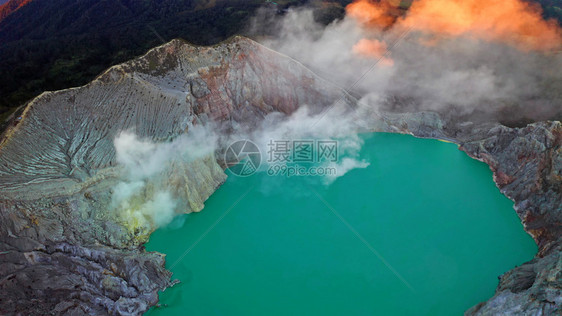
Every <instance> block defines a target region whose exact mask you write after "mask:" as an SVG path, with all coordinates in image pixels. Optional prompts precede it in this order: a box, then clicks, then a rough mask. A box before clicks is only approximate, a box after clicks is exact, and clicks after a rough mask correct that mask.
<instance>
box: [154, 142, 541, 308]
mask: <svg viewBox="0 0 562 316" xmlns="http://www.w3.org/2000/svg"><path fill="white" fill-rule="evenodd" d="M360 138H361V140H362V142H363V147H362V149H361V150H360V151H359V153H358V155H357V156H356V157H355V159H357V160H364V161H367V162H368V163H369V165H368V166H366V167H365V168H364V169H355V170H351V171H349V172H348V173H347V174H346V175H344V176H342V177H339V178H337V179H335V181H333V182H331V183H330V184H329V185H326V183H325V182H324V181H322V179H321V178H314V177H286V176H274V177H272V176H268V175H267V173H265V172H258V173H256V174H254V175H253V176H250V177H244V178H241V177H236V176H234V175H232V174H230V175H229V178H228V180H227V182H226V183H225V184H224V185H223V186H222V187H221V188H219V190H218V191H217V192H216V193H215V194H214V195H212V196H211V197H210V199H209V200H208V201H207V202H206V206H205V209H204V210H203V211H202V212H201V213H195V214H189V215H182V216H180V217H177V218H176V219H175V220H174V221H173V222H172V224H171V225H169V226H167V227H165V228H161V229H159V230H157V231H156V232H155V233H153V234H152V236H151V238H150V241H149V243H148V244H147V245H146V247H147V249H148V250H149V251H159V252H162V253H165V254H167V257H166V265H167V268H170V269H171V270H172V272H174V275H173V278H175V279H179V280H180V281H181V283H180V284H178V285H176V286H174V287H173V288H171V289H168V290H166V291H165V292H163V293H162V294H161V295H160V304H162V306H165V307H160V308H153V309H152V310H151V311H150V312H149V314H148V315H184V314H186V313H189V314H192V315H290V314H300V315H306V314H326V315H344V314H345V315H365V314H369V315H377V314H378V315H391V314H392V315H394V314H401V315H404V314H406V315H458V314H461V313H462V312H464V311H465V310H466V309H468V308H470V307H471V306H473V305H475V304H477V303H479V302H481V301H484V300H487V299H488V298H489V297H491V296H492V295H493V293H494V290H495V288H496V286H497V276H499V275H500V274H502V273H504V272H506V271H508V270H509V269H511V268H513V267H514V266H516V265H519V264H521V263H523V262H526V261H528V260H530V259H531V258H532V257H533V255H534V253H535V252H536V246H535V244H534V242H533V240H532V238H531V237H530V236H529V235H527V234H526V233H525V232H524V230H523V227H522V225H521V223H520V221H519V219H518V218H517V215H516V214H515V212H514V211H513V208H512V207H513V204H512V202H511V201H509V200H508V199H507V198H506V197H504V196H503V195H501V193H500V192H499V190H498V189H497V188H496V187H495V185H494V183H493V181H492V174H491V172H490V170H489V169H488V167H487V166H486V165H485V164H483V163H480V162H478V161H475V160H472V159H471V158H469V157H468V156H466V155H465V154H464V153H463V152H461V151H459V150H458V149H457V147H456V145H454V144H447V143H443V142H439V141H436V140H424V139H415V138H413V137H410V136H405V135H394V134H368V135H361V136H360ZM340 158H344V157H340Z"/></svg>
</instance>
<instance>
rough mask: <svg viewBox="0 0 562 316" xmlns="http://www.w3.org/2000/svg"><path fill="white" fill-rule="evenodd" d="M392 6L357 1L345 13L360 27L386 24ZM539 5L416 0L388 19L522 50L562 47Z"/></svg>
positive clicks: (514, 0) (512, 0)
mask: <svg viewBox="0 0 562 316" xmlns="http://www.w3.org/2000/svg"><path fill="white" fill-rule="evenodd" d="M393 8H395V6H393V5H392V4H391V3H389V2H387V1H381V2H375V1H369V0H358V1H356V2H354V3H353V4H351V5H349V6H348V9H347V12H348V15H349V16H351V17H353V18H355V19H356V20H357V21H358V22H359V23H360V24H361V25H362V26H364V27H367V28H370V27H378V28H380V29H382V28H387V27H389V25H388V21H390V18H389V17H392V16H393V11H392V10H393ZM541 13H542V12H541V8H540V6H539V5H538V4H537V5H532V4H529V3H527V2H523V1H522V0H485V1H484V0H415V1H413V3H412V5H411V7H410V8H409V10H408V12H407V13H406V14H405V15H404V16H402V17H399V18H393V20H392V21H393V22H390V23H391V24H392V25H393V26H395V27H396V26H401V27H404V28H411V29H412V30H414V31H419V32H422V33H424V34H426V35H429V36H430V37H431V36H435V37H436V38H438V37H443V36H451V37H454V36H472V37H475V38H478V39H482V40H486V41H495V42H502V43H506V44H509V45H512V46H515V47H517V48H519V49H522V50H541V51H548V50H553V49H559V48H560V47H561V46H562V31H561V29H560V27H559V26H558V24H557V23H556V21H554V20H551V21H545V20H544V19H543V18H542V16H541Z"/></svg>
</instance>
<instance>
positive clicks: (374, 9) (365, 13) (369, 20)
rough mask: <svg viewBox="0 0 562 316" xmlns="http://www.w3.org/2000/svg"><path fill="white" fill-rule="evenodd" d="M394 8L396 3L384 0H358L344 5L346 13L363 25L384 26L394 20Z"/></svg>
mask: <svg viewBox="0 0 562 316" xmlns="http://www.w3.org/2000/svg"><path fill="white" fill-rule="evenodd" d="M395 9H396V5H395V4H393V3H392V2H390V1H386V0H382V1H380V2H377V3H373V2H372V1H369V0H358V1H355V2H353V3H351V4H349V5H348V6H347V7H346V12H347V15H349V16H351V17H353V18H355V19H356V20H357V21H358V22H359V23H361V24H363V25H366V26H371V27H377V28H386V27H389V26H391V25H392V24H394V22H395V21H396V17H397V15H396V14H395Z"/></svg>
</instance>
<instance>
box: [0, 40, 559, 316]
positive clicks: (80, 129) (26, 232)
mask: <svg viewBox="0 0 562 316" xmlns="http://www.w3.org/2000/svg"><path fill="white" fill-rule="evenodd" d="M340 98H341V100H343V101H344V102H343V103H346V104H347V105H349V106H351V107H354V106H355V105H356V101H355V100H354V99H353V98H352V97H351V96H349V95H347V94H346V93H345V92H344V91H342V90H340V89H338V88H334V87H333V86H331V85H329V84H327V83H326V82H325V81H323V80H322V79H320V78H318V77H317V76H315V75H314V74H313V73H311V72H310V71H309V70H307V69H306V68H305V67H303V66H302V65H300V64H299V63H298V62H295V61H294V60H291V59H290V58H287V57H284V56H281V55H279V54H277V53H275V52H273V51H270V50H268V49H267V48H264V47H262V46H260V45H259V44H256V43H254V42H252V41H250V40H247V39H244V38H239V37H238V38H234V39H233V40H231V41H229V42H226V43H223V44H221V45H217V46H214V47H196V46H192V45H189V44H187V43H184V42H182V41H179V40H174V41H172V42H170V43H168V44H165V45H163V46H160V47H157V48H155V49H153V50H151V51H150V52H148V53H147V54H146V55H145V56H143V57H141V58H138V59H135V60H132V61H130V62H127V63H125V64H122V65H119V66H115V67H113V68H110V69H109V70H107V71H106V72H105V73H103V74H102V75H101V76H100V77H98V78H97V79H96V80H94V81H93V82H92V83H90V84H88V85H86V86H84V87H80V88H75V89H68V90H63V91H58V92H48V93H44V94H42V95H41V96H39V97H38V98H36V99H35V100H33V101H32V102H31V103H30V104H28V106H27V107H26V109H25V111H24V113H23V115H22V117H21V118H20V119H18V120H16V121H14V122H13V126H11V128H10V129H8V130H7V131H6V132H5V133H4V135H3V138H2V143H1V145H0V265H1V268H0V289H1V291H2V293H6V294H3V295H4V297H3V298H2V300H0V311H2V312H3V313H17V312H21V313H24V314H28V313H39V314H46V313H50V312H54V313H57V314H65V313H66V314H72V313H81V314H82V313H97V314H139V313H142V312H144V311H146V310H147V308H148V307H149V306H152V305H155V304H156V303H157V292H158V290H162V289H164V288H166V287H169V286H170V285H171V281H170V277H171V275H170V273H169V272H168V271H166V270H165V268H164V259H163V257H162V256H161V255H159V254H156V253H146V252H145V251H144V250H143V249H142V243H143V242H144V241H145V240H146V236H147V234H148V233H149V232H146V231H142V230H138V229H134V227H133V228H132V227H131V225H130V223H127V222H126V221H125V220H124V219H123V218H120V217H119V216H117V214H116V213H115V212H114V211H113V209H112V207H111V194H112V188H113V187H114V186H115V184H116V183H117V182H118V181H119V179H120V177H121V176H122V173H123V170H122V168H121V167H120V166H119V165H118V164H117V162H116V152H115V148H114V146H113V141H114V139H115V137H116V136H117V135H118V134H119V133H120V132H121V131H123V130H128V129H134V131H135V133H136V134H137V135H139V136H140V137H142V138H148V139H150V140H152V141H154V142H160V143H162V142H168V141H171V140H174V139H177V138H178V137H180V136H182V135H185V134H187V135H188V136H189V135H190V130H191V129H192V128H193V127H194V126H197V125H202V124H205V123H207V122H211V121H214V122H222V123H223V125H226V126H227V127H230V128H238V127H239V126H245V127H247V128H252V127H253V126H256V125H257V124H258V123H259V122H260V121H261V120H262V119H263V117H264V116H265V115H266V114H268V113H271V112H283V113H292V112H293V111H295V110H296V109H297V108H298V107H300V106H302V105H305V104H306V105H309V106H312V111H319V110H321V109H322V108H325V107H326V106H328V105H330V104H332V103H333V102H334V101H336V100H340ZM371 116H372V117H370V119H369V118H367V120H366V121H368V122H369V124H371V128H372V129H374V130H379V131H390V132H398V133H411V134H414V135H416V136H419V137H433V138H444V139H449V140H452V141H455V142H457V143H459V144H461V149H462V150H464V151H466V152H467V153H468V154H469V155H471V156H472V157H474V158H476V159H480V160H482V161H484V162H486V163H487V164H489V165H490V166H491V168H492V170H493V171H494V174H495V180H496V182H497V183H498V186H499V187H500V189H501V190H502V192H503V193H504V194H506V195H507V196H508V197H510V198H511V199H512V200H514V201H515V203H516V204H515V205H516V211H517V213H518V214H519V216H520V218H521V219H522V221H523V223H524V224H525V228H526V229H527V231H528V232H529V233H531V234H532V235H533V237H534V238H535V240H537V243H538V244H539V247H540V252H539V254H538V255H537V258H536V259H535V260H533V261H532V262H529V263H527V264H525V265H523V266H522V267H519V268H517V269H514V270H512V271H510V272H508V273H506V274H505V275H504V276H502V278H501V282H500V285H499V287H498V292H497V295H496V296H495V297H494V298H492V299H491V300H490V301H489V302H487V303H484V304H481V305H479V306H477V307H475V308H473V309H472V310H470V311H469V312H468V313H473V314H478V313H481V314H486V313H493V312H496V311H499V310H501V311H507V312H509V311H512V312H518V311H524V312H526V313H531V314H532V313H540V312H543V313H548V312H552V311H555V310H560V308H561V304H562V302H561V301H560V297H561V295H560V288H561V284H562V283H561V273H560V270H561V268H562V261H561V259H560V239H559V236H560V216H562V215H560V214H561V205H562V203H560V202H561V192H560V190H561V189H560V188H561V185H560V184H561V178H560V175H561V173H562V169H561V168H562V161H561V159H562V158H561V156H560V153H561V152H560V144H561V142H562V135H561V133H562V132H561V126H560V123H559V122H544V123H537V124H534V125H530V126H528V127H526V128H523V129H509V128H506V127H503V126H500V125H497V124H489V125H482V124H481V125H478V124H472V125H471V124H470V123H468V122H454V121H453V120H450V119H449V120H447V121H445V120H442V119H441V117H440V116H439V115H438V114H436V113H406V114H404V113H403V114H391V113H379V114H375V113H372V114H371ZM364 118H365V117H364ZM166 172H167V173H166V174H167V175H169V177H164V179H165V180H163V181H164V183H159V184H158V185H165V186H169V187H173V188H174V190H173V192H174V194H175V195H176V196H177V197H178V198H179V199H180V200H181V201H182V205H181V208H182V210H184V211H185V212H191V211H199V210H200V209H201V208H202V207H203V202H204V201H205V200H206V199H207V198H208V197H209V196H210V195H211V194H212V193H213V192H214V190H215V189H216V188H217V187H218V186H219V185H220V184H221V183H222V182H223V181H224V180H225V174H224V172H223V171H222V169H221V168H220V166H219V165H218V164H217V161H216V159H215V156H214V154H209V155H207V156H205V157H204V158H200V159H197V160H195V161H180V162H177V163H175V164H174V168H173V172H172V171H171V170H169V169H168V170H167V171H166ZM483 264H485V263H483Z"/></svg>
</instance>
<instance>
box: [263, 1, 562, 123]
mask: <svg viewBox="0 0 562 316" xmlns="http://www.w3.org/2000/svg"><path fill="white" fill-rule="evenodd" d="M404 2H405V1H390V0H381V1H368V0H358V1H355V2H354V3H352V4H350V5H349V6H348V7H347V8H346V11H347V14H346V16H345V17H344V18H343V19H342V20H337V21H335V22H333V23H331V24H330V25H328V26H326V27H324V26H321V25H319V24H317V23H315V22H314V17H313V12H312V10H307V9H304V10H294V11H291V12H289V13H288V14H286V15H285V16H284V17H282V18H274V19H270V20H269V21H268V23H274V24H276V25H277V27H276V29H277V30H278V31H277V34H276V36H275V37H273V38H270V39H268V40H264V44H265V45H266V46H269V47H271V48H273V49H275V50H278V51H280V52H282V53H285V54H287V55H289V56H291V57H293V58H295V59H297V60H299V61H301V62H303V63H304V64H305V65H307V66H309V67H310V68H312V69H313V70H314V71H316V72H317V73H318V74H320V75H321V76H322V77H324V78H326V79H328V80H330V81H332V82H334V83H336V84H339V85H340V86H342V87H343V88H346V89H348V90H350V91H351V92H353V93H355V94H356V95H359V96H360V97H362V98H363V99H362V103H363V104H364V105H367V106H369V107H372V108H382V109H385V110H396V111H420V110H435V111H443V110H444V109H447V111H446V112H447V113H451V112H452V111H451V109H454V111H455V112H456V113H459V115H470V114H472V113H475V112H486V113H488V114H487V115H486V118H487V119H497V118H499V119H505V117H501V115H502V113H508V116H509V117H508V118H509V119H513V120H517V119H519V118H531V119H534V120H544V119H559V118H560V116H561V109H560V106H559V104H560V102H561V101H562V98H561V96H560V95H559V93H558V91H559V87H560V85H561V84H562V74H561V72H560V71H558V70H559V69H561V66H562V54H560V50H561V49H562V32H561V30H560V27H559V26H558V25H557V23H556V22H555V21H546V20H543V19H542V17H541V11H540V7H539V6H537V5H531V4H529V3H528V2H525V1H522V0H508V1H503V0H502V1H500V0H493V1H479V0H414V1H413V2H412V3H411V6H410V7H409V8H407V7H405V6H404V4H403V3H404ZM401 3H402V6H401ZM258 20H263V18H262V19H258ZM443 112H445V111H443Z"/></svg>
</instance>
